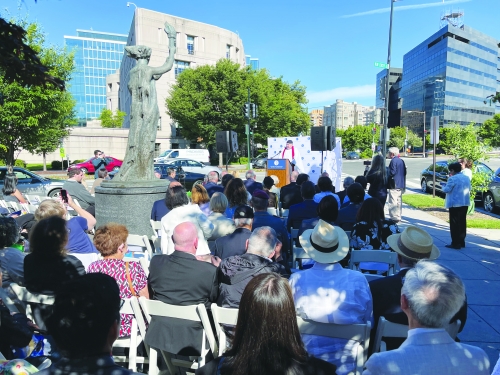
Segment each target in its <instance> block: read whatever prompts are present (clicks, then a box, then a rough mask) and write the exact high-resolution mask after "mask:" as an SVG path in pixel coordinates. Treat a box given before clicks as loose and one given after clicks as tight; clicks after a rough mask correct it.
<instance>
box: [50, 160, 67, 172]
mask: <svg viewBox="0 0 500 375" xmlns="http://www.w3.org/2000/svg"><path fill="white" fill-rule="evenodd" d="M50 167H51V168H50V169H52V170H56V171H60V170H61V169H63V168H64V169H67V168H68V161H67V160H64V161H63V162H62V163H61V161H60V160H52V163H50Z"/></svg>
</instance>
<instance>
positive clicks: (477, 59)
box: [401, 26, 500, 134]
mask: <svg viewBox="0 0 500 375" xmlns="http://www.w3.org/2000/svg"><path fill="white" fill-rule="evenodd" d="M498 43H499V41H497V40H495V39H494V38H492V37H490V36H488V35H485V34H482V33H480V32H479V31H476V30H474V29H472V28H470V27H468V26H464V28H463V29H462V28H456V27H453V26H446V27H444V28H442V29H441V30H439V31H438V32H437V33H435V34H434V35H432V36H431V37H430V38H428V39H427V40H425V41H424V42H423V43H421V44H420V45H418V46H417V47H415V48H414V49H412V50H411V51H410V52H408V53H407V54H405V55H404V58H403V80H402V82H401V87H402V88H401V97H402V101H403V104H402V108H403V125H404V126H409V127H410V128H413V130H414V131H416V132H417V133H419V134H422V133H423V124H422V117H423V116H422V115H420V120H419V121H411V119H412V118H415V116H405V112H407V111H420V112H423V111H425V116H426V124H430V117H431V116H439V118H440V126H449V125H451V124H459V125H468V124H470V123H471V122H473V123H475V124H476V125H481V124H483V122H484V121H485V120H487V119H489V118H491V117H492V116H493V115H494V114H495V112H500V108H499V107H495V106H490V105H489V103H487V104H484V100H485V98H486V97H487V96H488V95H491V94H495V93H496V91H499V87H500V70H499V69H500V48H499V46H498ZM415 115H417V114H416V113H415ZM427 126H428V125H427Z"/></svg>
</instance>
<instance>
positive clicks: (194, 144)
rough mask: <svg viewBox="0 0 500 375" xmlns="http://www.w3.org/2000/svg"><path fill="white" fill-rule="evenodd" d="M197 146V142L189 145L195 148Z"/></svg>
mask: <svg viewBox="0 0 500 375" xmlns="http://www.w3.org/2000/svg"><path fill="white" fill-rule="evenodd" d="M196 146H197V144H196V143H191V144H190V145H189V148H190V149H193V150H194V149H195V148H196Z"/></svg>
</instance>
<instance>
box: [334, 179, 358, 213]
mask: <svg viewBox="0 0 500 375" xmlns="http://www.w3.org/2000/svg"><path fill="white" fill-rule="evenodd" d="M352 184H354V178H352V177H350V176H348V177H346V178H344V183H343V186H344V190H341V191H339V192H338V193H337V196H338V197H339V199H340V205H341V206H342V204H343V203H344V198H345V197H346V195H347V188H348V187H349V186H351V185H352Z"/></svg>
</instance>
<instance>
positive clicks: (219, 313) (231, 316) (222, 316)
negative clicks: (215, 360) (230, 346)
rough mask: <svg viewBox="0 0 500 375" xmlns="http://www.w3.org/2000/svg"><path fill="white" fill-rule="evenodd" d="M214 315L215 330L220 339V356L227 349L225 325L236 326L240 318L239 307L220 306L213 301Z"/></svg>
mask: <svg viewBox="0 0 500 375" xmlns="http://www.w3.org/2000/svg"><path fill="white" fill-rule="evenodd" d="M211 310H212V316H213V318H214V323H215V330H216V333H217V339H218V341H219V357H220V356H221V355H222V354H223V353H224V352H225V351H226V349H227V338H226V332H225V331H224V327H223V325H229V326H235V325H236V322H237V320H238V309H229V308H227V307H219V306H217V304H215V303H212V307H211Z"/></svg>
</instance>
